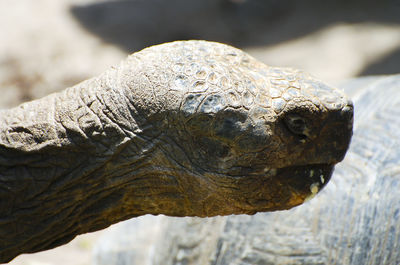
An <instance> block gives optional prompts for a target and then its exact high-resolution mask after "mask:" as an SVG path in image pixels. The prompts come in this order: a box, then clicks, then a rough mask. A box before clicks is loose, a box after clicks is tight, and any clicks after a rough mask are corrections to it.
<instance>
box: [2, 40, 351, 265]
mask: <svg viewBox="0 0 400 265" xmlns="http://www.w3.org/2000/svg"><path fill="white" fill-rule="evenodd" d="M352 124H353V105H352V102H351V101H350V100H348V98H347V97H346V96H345V95H344V93H343V92H342V91H340V90H338V89H336V88H333V87H330V86H328V85H326V84H325V83H323V82H322V81H319V80H318V79H316V78H314V77H312V76H311V75H309V74H307V73H304V72H302V71H298V70H292V69H287V68H274V67H270V66H266V65H265V64H262V63H260V62H259V61H257V60H256V59H254V58H252V57H251V56H249V55H248V54H246V53H244V52H242V51H241V50H239V49H236V48H233V47H230V46H228V45H225V44H220V43H215V42H207V41H178V42H172V43H167V44H163V45H158V46H153V47H150V48H147V49H144V50H142V51H140V52H137V53H134V54H133V55H131V56H129V57H128V58H127V59H126V60H125V61H123V62H122V63H121V64H120V65H119V66H117V67H112V68H111V69H109V70H108V71H106V72H105V73H103V74H101V75H99V76H98V77H94V78H92V79H89V80H86V81H83V82H82V83H80V84H78V85H76V86H74V87H71V88H68V89H66V90H64V91H62V92H60V93H55V94H51V95H49V96H47V97H44V98H42V99H38V100H35V101H31V102H27V103H24V104H22V105H20V106H18V107H16V108H13V109H8V110H1V111H0V262H7V261H9V260H11V259H13V258H14V257H15V256H17V255H19V254H20V253H31V252H37V251H41V250H45V249H49V248H53V247H56V246H59V245H61V244H65V243H67V242H69V241H70V240H72V239H73V238H74V237H75V236H76V235H78V234H82V233H86V232H91V231H96V230H99V229H103V228H105V227H107V226H109V225H111V224H113V223H116V222H119V221H122V220H126V219H129V218H132V217H137V216H140V215H144V214H164V215H170V216H180V217H182V216H199V217H210V216H217V215H230V214H255V213H257V212H264V211H275V210H283V209H290V208H292V207H294V206H297V205H300V204H302V203H303V202H304V201H306V200H308V199H310V198H312V197H313V196H314V195H315V194H316V193H317V192H318V191H319V190H321V189H322V188H323V187H324V186H325V185H326V183H327V182H328V181H329V179H330V176H331V174H332V171H333V169H334V166H335V164H337V163H338V162H340V161H341V160H342V159H343V158H344V156H345V153H346V151H347V148H348V145H349V143H350V139H351V135H352Z"/></svg>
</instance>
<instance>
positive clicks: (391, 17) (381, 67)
mask: <svg viewBox="0 0 400 265" xmlns="http://www.w3.org/2000/svg"><path fill="white" fill-rule="evenodd" d="M399 14H400V0H381V1H372V0H363V1H362V0H336V1H334V0H325V1H318V0H303V1H296V0H201V1H199V0H130V1H128V0H103V1H99V0H97V1H95V0H57V1H54V0H18V1H15V0H0V92H1V96H0V108H9V107H13V106H16V105H17V104H19V103H21V102H23V101H27V100H32V99H35V98H39V97H42V96H44V95H46V94H49V93H52V92H55V91H59V90H61V89H64V88H65V87H68V86H71V85H74V84H76V83H77V82H80V81H82V80H84V79H87V78H89V77H92V76H94V75H97V74H99V73H101V72H102V71H104V70H106V69H107V68H109V67H110V66H112V65H115V64H117V63H119V61H121V60H122V59H123V58H125V57H126V55H128V54H130V53H132V52H135V51H138V50H140V49H142V48H144V47H147V46H150V45H154V44H159V43H163V42H167V41H173V40H185V39H205V40H214V41H219V42H224V43H228V44H231V45H233V46H236V47H239V48H242V49H244V50H245V51H247V52H248V53H250V54H251V55H253V56H254V57H256V58H258V59H259V60H261V61H263V62H264V63H266V64H269V65H273V66H291V67H295V68H300V69H303V70H306V71H308V72H310V73H312V74H313V75H315V76H317V77H318V78H320V79H322V80H325V81H327V82H328V83H329V82H330V83H333V84H338V83H340V82H341V81H343V80H346V79H349V78H353V77H357V76H364V75H382V74H394V73H400V15H399ZM102 233H104V232H103V231H100V232H97V233H92V234H88V235H83V236H79V237H77V238H76V239H75V240H74V241H72V242H71V243H70V244H68V245H65V246H62V247H59V248H57V249H54V250H50V251H45V252H41V253H37V254H29V255H21V256H20V257H18V258H16V259H15V260H14V261H12V262H11V263H10V264H12V265H17V264H18V265H22V264H29V265H51V264H57V265H64V264H76V265H88V264H91V252H92V248H93V246H94V245H95V242H96V240H97V239H98V238H99V237H100V236H101V234H102Z"/></svg>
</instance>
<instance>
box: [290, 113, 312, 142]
mask: <svg viewBox="0 0 400 265" xmlns="http://www.w3.org/2000/svg"><path fill="white" fill-rule="evenodd" d="M285 124H286V126H287V128H288V129H289V131H290V132H292V133H293V134H295V135H297V136H298V137H300V139H302V140H303V139H307V123H306V120H305V119H304V118H303V117H301V116H299V115H297V114H290V115H287V116H286V117H285Z"/></svg>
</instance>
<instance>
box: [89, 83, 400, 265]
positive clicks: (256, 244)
mask: <svg viewBox="0 0 400 265" xmlns="http://www.w3.org/2000/svg"><path fill="white" fill-rule="evenodd" d="M339 87H341V88H343V89H344V91H345V92H346V93H347V94H348V95H350V96H351V97H352V98H353V100H354V105H355V113H354V116H355V121H354V135H353V138H352V143H351V145H350V148H349V151H348V153H347V155H346V158H345V159H344V161H343V162H342V163H340V164H339V165H338V166H337V167H336V170H335V172H334V174H333V176H332V178H331V180H330V183H329V184H328V185H327V186H326V187H325V188H324V190H323V191H321V192H320V193H319V194H318V195H317V196H316V199H314V200H311V201H309V202H307V203H305V204H303V205H301V206H299V207H296V208H294V209H292V210H289V211H281V212H268V213H258V214H256V215H253V216H246V215H236V216H235V215H232V216H228V217H219V218H208V219H200V218H185V219H178V218H171V217H164V216H162V217H153V216H145V217H144V219H143V220H141V219H138V220H129V221H127V222H124V223H121V224H118V225H116V226H115V227H113V228H112V229H111V230H110V231H108V232H107V233H106V234H105V235H103V237H102V238H101V240H100V241H99V242H98V243H97V245H96V247H95V259H94V264H96V265H105V264H108V265H116V264H118V265H123V264H143V265H146V264H152V265H158V264H163V265H170V264H188V265H189V264H204V265H206V264H210V265H211V264H213V265H222V264H224V265H225V264H226V265H227V264H229V265H238V264H240V265H245V264H246V265H250V264H252V265H254V264H260V265H261V264H263V265H264V264H295V265H300V264H302V265H317V264H318V265H322V264H324V265H325V264H341V265H350V264H352V265H360V264H372V265H382V264H384V265H397V264H400V251H399V249H400V222H399V219H400V203H399V198H398V197H399V196H398V195H399V190H400V166H399V157H400V149H399V146H400V123H399V122H398V120H399V115H400V95H399V92H400V75H394V76H371V77H361V78H356V79H353V80H348V81H345V82H342V83H341V84H340V85H339ZM137 228H140V229H139V230H135V229H137ZM146 234H147V235H151V237H152V241H151V242H149V240H148V239H147V241H140V239H142V238H143V237H144V235H146ZM142 242H146V244H142ZM139 253H142V256H140V255H139ZM143 253H144V254H143ZM117 258H118V259H117Z"/></svg>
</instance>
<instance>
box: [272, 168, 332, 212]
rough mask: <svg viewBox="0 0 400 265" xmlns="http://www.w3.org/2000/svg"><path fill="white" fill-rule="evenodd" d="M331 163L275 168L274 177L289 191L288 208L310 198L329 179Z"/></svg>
mask: <svg viewBox="0 0 400 265" xmlns="http://www.w3.org/2000/svg"><path fill="white" fill-rule="evenodd" d="M333 169H334V165H333V164H314V165H305V166H295V167H286V168H282V169H278V170H277V174H276V177H277V178H279V179H277V180H276V181H279V182H280V183H281V185H282V186H283V187H287V190H288V191H289V192H288V193H287V194H286V195H287V196H289V197H288V198H287V202H288V206H289V208H291V207H294V206H297V205H300V204H302V203H303V202H306V201H308V200H310V199H312V198H313V197H314V196H315V195H316V194H317V193H318V192H319V191H321V190H322V189H323V188H324V187H325V185H326V184H327V183H328V182H329V180H330V179H331V176H332V173H333Z"/></svg>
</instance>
